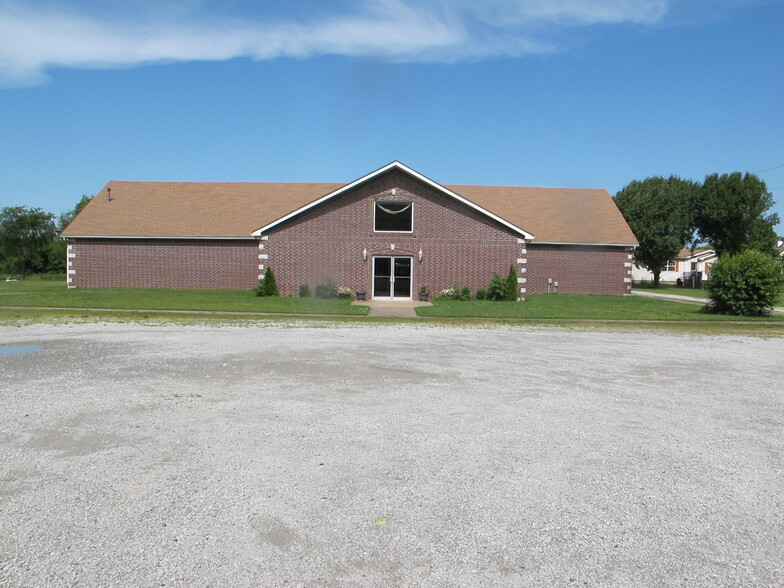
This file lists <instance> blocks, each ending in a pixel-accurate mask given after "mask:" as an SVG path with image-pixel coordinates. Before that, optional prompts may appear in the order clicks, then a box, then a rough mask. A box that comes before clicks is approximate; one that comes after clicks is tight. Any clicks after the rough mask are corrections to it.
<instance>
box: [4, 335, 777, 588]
mask: <svg viewBox="0 0 784 588" xmlns="http://www.w3.org/2000/svg"><path fill="white" fill-rule="evenodd" d="M0 343H2V344H9V345H21V344H38V345H42V346H43V349H41V350H39V351H35V352H32V353H26V354H19V355H11V356H8V357H0V390H1V392H0V585H2V586H50V585H51V586H90V587H93V586H216V587H224V586H284V585H285V586H289V585H290V586H300V585H302V586H367V585H375V586H380V585H385V586H386V585H393V586H409V585H410V586H510V585H511V586H526V585H537V586H577V585H588V586H596V585H607V586H640V585H649V586H650V585H657V586H724V585H726V586H781V585H784V558H782V553H784V473H782V472H784V396H783V393H782V389H783V388H784V385H783V382H784V340H782V339H763V338H751V337H735V336H726V337H715V336H696V335H683V334H667V333H653V332H630V331H619V332H610V331H601V330H570V329H557V328H535V327H492V328H463V327H436V326H426V325H405V326H394V325H381V326H368V325H363V324H343V325H332V324H316V323H313V324H309V323H292V324H284V323H274V322H270V323H260V324H255V325H253V326H244V327H243V326H224V327H222V328H214V327H198V326H154V325H151V326H143V325H133V324H83V325H82V324H75V325H61V326H24V327H0Z"/></svg>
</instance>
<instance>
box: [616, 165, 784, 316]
mask: <svg viewBox="0 0 784 588" xmlns="http://www.w3.org/2000/svg"><path fill="white" fill-rule="evenodd" d="M615 203H616V204H617V205H618V208H619V209H620V211H621V213H622V214H623V216H624V218H625V219H626V222H628V223H629V226H630V227H631V229H632V231H633V232H634V234H635V235H636V237H637V240H638V241H639V243H640V245H639V247H638V248H637V250H636V251H635V259H636V262H637V264H638V265H640V266H644V267H647V268H648V269H649V270H650V271H651V273H653V283H654V286H658V285H659V278H660V276H661V272H662V268H663V267H664V265H665V264H666V263H667V262H668V261H670V260H672V259H673V258H675V257H676V256H677V255H678V252H679V251H680V250H681V249H683V248H685V247H687V246H688V245H691V246H692V247H695V246H697V245H698V244H701V243H704V244H707V245H709V246H710V247H712V248H713V249H714V251H716V254H717V255H718V256H719V260H718V261H717V262H716V263H715V264H714V265H713V267H712V270H711V274H712V278H711V280H710V283H709V284H708V286H707V289H708V292H709V294H710V296H711V300H712V309H713V310H715V311H717V312H729V313H732V314H743V315H754V314H764V313H765V312H767V311H769V309H770V307H771V306H773V304H774V303H775V301H776V299H777V298H778V296H779V295H780V294H781V291H782V288H784V278H782V275H781V270H782V267H781V261H780V260H779V256H778V251H777V250H776V244H777V240H778V237H777V235H776V232H775V230H774V227H775V226H776V225H777V224H778V222H779V217H778V215H777V214H775V213H772V214H771V213H770V209H771V208H772V207H773V196H772V195H771V193H770V192H769V191H768V189H767V186H766V185H765V182H763V181H762V180H761V179H760V178H758V177H757V176H756V175H754V174H752V173H746V174H741V173H740V172H735V173H731V174H723V175H719V174H712V175H709V176H707V177H706V178H705V181H704V182H702V183H701V184H700V183H699V182H694V181H691V180H684V179H681V178H678V177H675V176H670V177H669V178H664V177H661V176H657V177H652V178H647V179H645V180H642V181H636V180H635V181H633V182H631V183H630V184H628V185H627V186H626V187H624V188H623V189H622V190H620V191H619V192H618V193H617V194H616V195H615Z"/></svg>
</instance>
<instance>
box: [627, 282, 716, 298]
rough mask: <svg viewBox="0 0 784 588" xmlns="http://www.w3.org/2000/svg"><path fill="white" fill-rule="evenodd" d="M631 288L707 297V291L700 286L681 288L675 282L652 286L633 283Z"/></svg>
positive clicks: (657, 292)
mask: <svg viewBox="0 0 784 588" xmlns="http://www.w3.org/2000/svg"><path fill="white" fill-rule="evenodd" d="M632 289H633V290H643V291H644V292H654V293H656V294H677V295H679V296H691V297H693V298H704V299H707V298H708V291H707V290H703V289H702V288H683V287H680V286H676V285H675V284H659V285H658V287H656V288H654V287H653V285H652V284H646V283H635V284H634V285H633V286H632Z"/></svg>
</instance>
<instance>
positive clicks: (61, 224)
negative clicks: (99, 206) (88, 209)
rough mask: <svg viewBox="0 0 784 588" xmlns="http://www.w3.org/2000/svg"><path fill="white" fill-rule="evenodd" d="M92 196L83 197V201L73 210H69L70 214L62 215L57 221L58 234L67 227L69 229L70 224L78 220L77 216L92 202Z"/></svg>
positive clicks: (85, 195)
mask: <svg viewBox="0 0 784 588" xmlns="http://www.w3.org/2000/svg"><path fill="white" fill-rule="evenodd" d="M92 199H93V197H92V196H88V195H87V194H84V195H82V198H81V200H79V202H77V203H76V206H74V207H73V210H69V211H68V212H64V213H63V214H61V215H60V218H59V219H58V221H57V230H58V232H62V231H63V229H65V227H67V226H68V225H69V224H70V222H71V221H72V220H73V219H75V218H76V215H77V214H79V213H80V212H82V209H84V207H85V206H87V205H88V204H90V200H92Z"/></svg>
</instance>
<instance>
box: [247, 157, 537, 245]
mask: <svg viewBox="0 0 784 588" xmlns="http://www.w3.org/2000/svg"><path fill="white" fill-rule="evenodd" d="M392 169H399V170H401V171H403V172H405V173H407V174H409V175H410V176H412V177H414V178H416V179H417V180H419V181H420V182H422V183H424V184H426V185H428V186H430V187H431V188H433V189H435V190H436V191H439V192H441V193H443V194H445V195H446V196H448V197H450V198H454V199H455V200H458V201H459V202H462V203H463V204H465V205H467V206H469V207H470V208H473V209H474V210H476V211H478V212H480V213H481V214H483V215H485V216H488V217H490V218H491V219H493V220H494V221H496V222H498V223H500V224H502V225H504V226H505V227H507V228H509V229H511V230H512V231H514V232H515V233H518V234H519V235H520V236H522V237H523V238H524V239H527V240H529V241H531V240H533V239H534V238H535V237H534V236H533V235H532V234H531V233H529V232H527V231H525V230H523V229H521V228H520V227H518V226H516V225H514V224H512V223H510V222H509V221H507V220H506V219H503V218H501V217H500V216H498V215H496V214H493V213H492V212H490V211H489V210H487V209H486V208H483V207H482V206H480V205H478V204H476V203H475V202H472V201H471V200H468V199H467V198H464V197H463V196H461V195H460V194H458V193H457V192H453V191H452V190H450V189H449V188H447V187H446V186H443V185H441V184H439V183H437V182H434V181H433V180H431V179H430V178H428V177H427V176H425V175H422V174H421V173H419V172H418V171H416V170H414V169H412V168H410V167H408V166H407V165H405V164H404V163H401V162H400V161H398V160H395V161H393V162H391V163H388V164H387V165H385V166H383V167H380V168H378V169H377V170H375V171H372V172H370V173H369V174H366V175H364V176H362V177H361V178H358V179H356V180H354V181H353V182H350V183H348V184H346V185H345V186H343V187H341V188H338V189H337V190H334V191H333V192H330V193H329V194H326V195H325V196H322V197H321V198H319V199H318V200H315V201H313V202H311V203H310V204H306V205H305V206H302V207H300V208H298V209H297V210H295V211H293V212H291V213H289V214H287V215H285V216H283V217H281V218H279V219H278V220H276V221H273V222H271V223H269V224H268V225H265V226H263V227H261V228H260V229H258V230H256V231H253V233H252V235H253V236H254V237H258V236H260V235H261V234H262V233H264V232H265V231H268V230H269V229H271V228H272V227H275V226H277V225H279V224H281V223H283V222H285V221H287V220H289V219H291V218H293V217H295V216H298V215H300V214H302V213H303V212H306V211H308V210H310V209H311V208H313V207H315V206H318V205H319V204H321V203H323V202H326V201H327V200H331V199H332V198H335V197H336V196H339V195H340V194H344V193H345V192H347V191H348V190H351V189H352V188H355V187H357V186H359V185H362V184H364V183H366V182H369V181H371V180H373V179H375V178H377V177H379V176H380V175H382V174H384V173H386V172H388V171H390V170H392Z"/></svg>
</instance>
